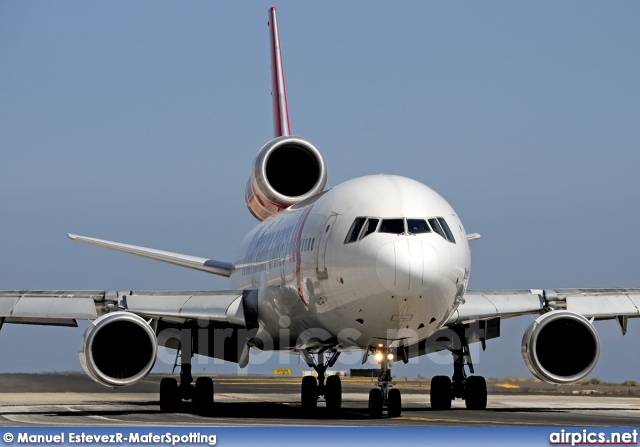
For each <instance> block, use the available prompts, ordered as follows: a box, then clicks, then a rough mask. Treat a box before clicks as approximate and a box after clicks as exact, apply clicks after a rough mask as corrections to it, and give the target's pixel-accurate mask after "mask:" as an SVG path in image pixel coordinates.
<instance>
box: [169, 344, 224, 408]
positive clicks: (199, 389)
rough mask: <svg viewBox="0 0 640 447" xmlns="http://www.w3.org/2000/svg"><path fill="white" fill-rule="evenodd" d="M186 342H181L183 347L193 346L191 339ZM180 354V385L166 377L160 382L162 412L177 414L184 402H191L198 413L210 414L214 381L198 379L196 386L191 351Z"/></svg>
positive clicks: (205, 378)
mask: <svg viewBox="0 0 640 447" xmlns="http://www.w3.org/2000/svg"><path fill="white" fill-rule="evenodd" d="M185 341H186V340H181V346H191V339H190V338H189V342H188V344H186V343H184V342H185ZM178 354H179V355H180V356H181V365H180V384H179V385H178V381H177V380H176V379H174V378H173V377H165V378H164V379H162V380H161V381H160V411H162V412H163V413H175V412H177V411H178V410H179V408H180V403H181V402H182V401H183V400H190V401H191V402H192V403H193V404H194V405H195V408H196V411H197V412H198V413H201V414H210V413H211V412H212V411H213V380H211V378H210V377H198V379H196V382H195V385H194V384H193V376H192V375H191V357H192V354H191V350H190V349H189V350H186V349H180V351H179V352H178ZM176 363H177V356H176ZM174 368H175V367H174Z"/></svg>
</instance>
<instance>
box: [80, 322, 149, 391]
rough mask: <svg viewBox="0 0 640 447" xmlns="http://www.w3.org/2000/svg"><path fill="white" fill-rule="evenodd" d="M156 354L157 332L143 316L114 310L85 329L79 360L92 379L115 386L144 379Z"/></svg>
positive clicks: (127, 384) (130, 383) (126, 384)
mask: <svg viewBox="0 0 640 447" xmlns="http://www.w3.org/2000/svg"><path fill="white" fill-rule="evenodd" d="M157 354H158V341H157V339H156V334H155V333H154V331H153V329H152V328H151V326H149V324H148V323H147V322H146V321H145V320H144V319H143V318H142V317H139V316H138V315H135V314H132V313H129V312H113V313H108V314H106V315H103V316H101V317H100V318H98V319H97V320H95V321H93V322H92V324H91V326H89V328H87V330H86V331H85V333H84V336H83V343H82V346H81V348H80V364H81V365H82V368H83V369H84V371H85V372H86V373H87V375H88V376H89V377H91V378H92V379H93V380H95V381H96V382H98V383H99V384H101V385H105V386H110V387H114V388H116V387H120V386H129V385H133V384H135V383H138V382H139V381H141V380H142V379H144V378H145V377H146V376H147V374H149V372H151V368H153V365H154V364H155V362H156V357H157Z"/></svg>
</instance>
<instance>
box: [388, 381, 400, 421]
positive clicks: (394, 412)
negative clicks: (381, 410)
mask: <svg viewBox="0 0 640 447" xmlns="http://www.w3.org/2000/svg"><path fill="white" fill-rule="evenodd" d="M387 399H388V402H387V411H388V412H389V417H390V418H397V417H399V416H400V414H401V413H402V396H401V394H400V390H399V389H397V388H392V389H390V390H389V395H388V396H387Z"/></svg>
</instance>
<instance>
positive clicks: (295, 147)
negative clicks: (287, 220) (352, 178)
mask: <svg viewBox="0 0 640 447" xmlns="http://www.w3.org/2000/svg"><path fill="white" fill-rule="evenodd" d="M326 184H327V166H326V163H325V161H324V157H323V156H322V152H320V150H319V149H318V148H317V147H316V146H315V145H314V144H313V143H311V142H310V141H308V140H305V139H303V138H300V137H293V136H285V137H278V138H274V139H273V140H271V141H269V142H268V143H267V144H266V145H265V146H264V147H263V148H262V149H260V152H259V153H258V156H257V157H256V160H255V162H254V164H253V171H252V173H251V178H250V179H249V182H248V183H247V188H246V192H245V198H246V201H247V207H248V208H249V211H251V214H253V216H254V217H255V218H256V219H258V220H260V221H263V220H265V219H266V218H268V217H269V216H272V215H274V214H276V213H277V212H279V211H281V210H283V209H285V208H288V207H290V206H291V205H294V204H296V203H298V202H301V201H303V200H305V199H308V198H309V197H312V196H314V195H316V194H318V193H320V192H322V191H323V190H324V187H325V185H326Z"/></svg>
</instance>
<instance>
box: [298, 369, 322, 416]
mask: <svg viewBox="0 0 640 447" xmlns="http://www.w3.org/2000/svg"><path fill="white" fill-rule="evenodd" d="M300 400H301V401H302V408H303V409H304V410H306V411H311V410H314V409H315V408H316V406H317V405H318V381H317V380H316V378H315V377H313V376H305V377H303V378H302V387H301V389H300Z"/></svg>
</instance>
